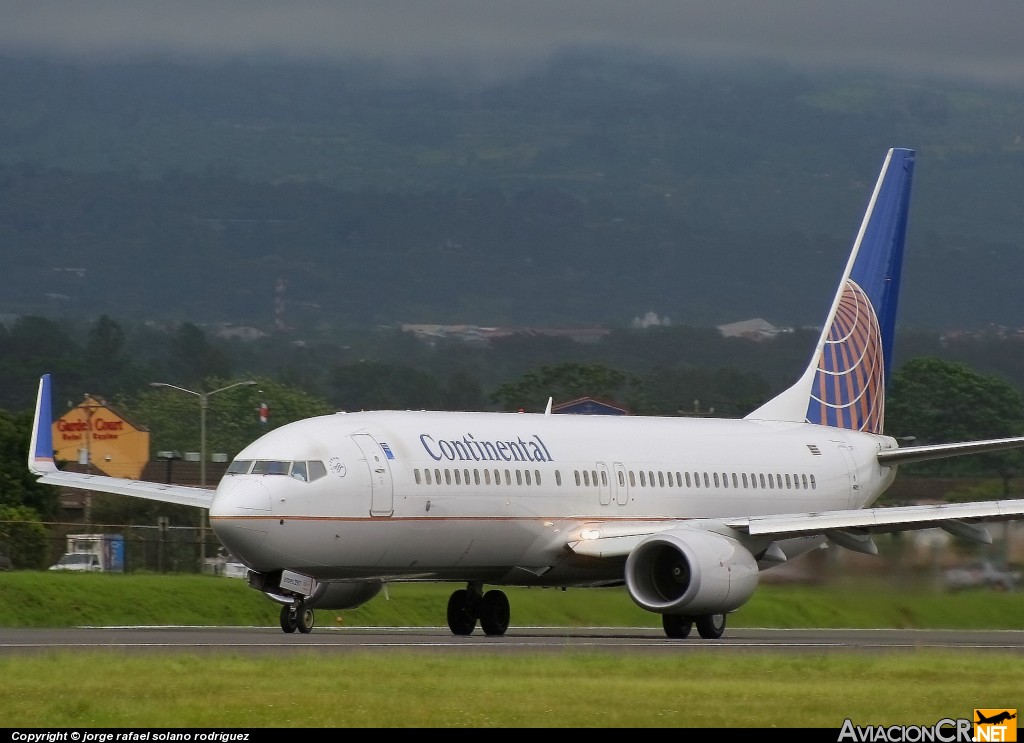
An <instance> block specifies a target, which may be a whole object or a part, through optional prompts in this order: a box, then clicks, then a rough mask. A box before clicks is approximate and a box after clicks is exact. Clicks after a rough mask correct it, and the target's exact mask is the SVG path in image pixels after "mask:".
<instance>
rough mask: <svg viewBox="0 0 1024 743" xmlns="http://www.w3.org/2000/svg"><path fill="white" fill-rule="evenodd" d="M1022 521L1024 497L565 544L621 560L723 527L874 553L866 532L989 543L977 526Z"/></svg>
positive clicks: (628, 526) (611, 535) (747, 521)
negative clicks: (932, 533) (667, 539)
mask: <svg viewBox="0 0 1024 743" xmlns="http://www.w3.org/2000/svg"><path fill="white" fill-rule="evenodd" d="M1021 518H1024V499H1018V500H995V501H977V502H972V503H940V504H935V505H920V506H883V507H878V508H856V509H848V510H842V511H820V512H808V513H782V514H773V515H768V516H746V517H742V518H733V519H675V520H668V521H658V522H644V521H637V522H624V523H617V524H593V525H592V526H584V527H583V528H581V529H579V530H577V531H576V533H575V536H573V537H572V538H570V539H569V540H568V543H567V546H568V547H569V549H571V550H572V551H573V552H574V553H576V554H578V555H586V556H588V557H598V558H615V557H625V556H627V555H629V553H630V552H632V550H633V549H634V548H635V547H636V546H637V545H638V544H639V543H640V542H641V541H643V540H644V539H645V538H647V537H649V536H651V535H652V534H658V533H661V532H664V531H668V530H670V529H680V528H682V529H687V528H690V529H704V528H710V530H711V531H719V530H721V529H722V528H723V527H726V528H729V529H733V530H735V531H737V532H739V533H741V534H747V535H750V536H751V537H760V538H762V539H770V540H772V541H777V540H783V539H793V538H797V537H808V536H818V535H823V536H825V537H828V538H829V539H830V540H832V541H833V542H836V543H837V544H839V545H841V546H843V547H846V548H848V549H852V550H854V551H857V552H865V553H868V554H874V553H875V552H876V551H877V549H876V547H875V545H874V543H873V542H872V541H871V538H870V537H871V535H872V534H883V533H891V532H899V531H914V530H918V529H933V528H939V529H943V530H944V531H947V532H949V533H950V534H952V535H954V536H957V537H961V538H963V539H969V540H973V541H976V542H982V543H985V544H990V543H991V542H992V536H991V534H990V533H989V532H988V530H987V529H986V528H985V527H984V525H983V523H987V522H997V521H1012V520H1015V519H1021Z"/></svg>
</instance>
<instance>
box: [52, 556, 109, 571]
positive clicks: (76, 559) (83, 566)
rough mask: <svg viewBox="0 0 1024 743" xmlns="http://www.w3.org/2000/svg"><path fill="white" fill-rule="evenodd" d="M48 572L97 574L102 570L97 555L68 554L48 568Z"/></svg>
mask: <svg viewBox="0 0 1024 743" xmlns="http://www.w3.org/2000/svg"><path fill="white" fill-rule="evenodd" d="M50 570H71V571H76V572H85V571H88V572H93V571H96V572H99V571H102V570H103V565H101V564H100V557H99V555H97V554H95V553H93V552H68V553H66V554H65V555H63V556H62V557H61V558H60V560H58V561H57V562H56V563H54V564H53V565H51V566H50Z"/></svg>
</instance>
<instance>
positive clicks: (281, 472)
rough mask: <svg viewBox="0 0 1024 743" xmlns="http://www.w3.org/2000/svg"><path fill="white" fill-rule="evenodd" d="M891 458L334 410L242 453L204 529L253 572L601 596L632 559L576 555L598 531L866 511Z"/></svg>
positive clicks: (698, 424) (623, 431) (832, 434)
mask: <svg viewBox="0 0 1024 743" xmlns="http://www.w3.org/2000/svg"><path fill="white" fill-rule="evenodd" d="M894 446H895V442H894V441H893V440H892V439H889V438H887V437H883V436H876V435H870V434H863V433H857V432H852V431H847V430H842V429H835V428H827V427H823V426H817V425H810V424H799V423H771V422H759V421H745V420H703V419H690V418H651V417H638V416H637V417H634V416H583V415H541V414H524V413H462V414H453V413H432V412H423V411H419V412H417V411H409V412H398V411H380V412H366V413H350V414H344V413H339V414H336V415H331V416H323V417H319V418H313V419H309V420H305V421H299V422H296V423H293V424H290V425H287V426H284V427H282V428H280V429H277V430H275V431H272V432H270V433H268V434H267V435H265V436H263V437H262V438H260V439H259V440H257V441H255V442H254V443H252V444H250V445H249V446H248V447H246V448H245V449H244V450H243V451H242V452H240V453H239V455H238V457H237V458H236V459H235V462H234V463H233V465H232V470H237V471H239V473H237V474H227V475H225V477H224V478H223V480H222V481H221V483H220V484H219V486H218V488H217V492H216V496H215V498H214V502H213V505H212V507H211V509H210V520H211V524H212V526H213V528H214V530H215V532H216V533H217V536H218V538H219V539H220V540H221V541H222V542H223V543H224V545H225V546H227V547H228V548H229V549H230V550H231V551H232V552H233V553H235V554H236V555H237V556H238V557H239V558H241V559H242V560H243V561H244V562H245V563H246V564H248V565H249V566H250V567H251V568H253V569H254V570H258V571H264V572H267V571H272V570H278V569H282V568H283V569H290V570H293V571H296V572H300V573H303V574H306V575H310V576H312V577H314V578H317V579H321V580H327V579H340V578H379V579H383V580H387V579H396V578H399V577H401V578H404V579H406V580H408V579H410V578H411V579H416V578H421V579H423V580H453V581H454V580H481V581H485V582H489V583H495V584H510V585H574V584H578V585H596V584H601V583H602V582H615V581H617V580H621V567H622V562H621V561H614V560H611V561H609V560H591V559H587V558H584V557H580V556H575V555H572V553H571V552H570V551H569V550H568V549H567V544H569V543H571V542H573V541H574V540H578V539H579V535H580V533H582V532H583V531H584V530H586V529H592V528H595V527H602V528H609V527H611V528H615V526H616V525H617V524H622V525H628V524H636V523H643V524H645V526H646V528H650V526H651V524H657V523H659V522H663V523H666V524H668V523H678V522H679V520H681V519H696V518H701V519H721V520H722V521H723V522H724V521H727V520H729V519H730V518H737V517H749V516H758V515H765V514H779V513H798V512H813V511H821V510H832V509H849V508H861V507H863V506H866V505H870V504H871V503H872V502H873V501H874V500H875V499H876V498H877V497H878V496H879V495H880V494H881V493H882V492H883V491H884V490H885V488H886V487H888V486H889V484H890V483H891V482H892V479H893V477H894V475H895V469H894V468H888V467H881V466H879V464H878V463H877V460H876V458H875V453H876V452H877V451H878V450H879V449H880V448H893V447H894ZM296 462H301V463H303V466H302V467H296V466H295V464H294V463H296ZM248 463H255V464H254V465H250V464H248ZM253 468H254V469H255V471H258V472H275V473H277V474H252V473H251V471H252V470H253ZM297 469H298V470H305V472H302V471H299V472H296V470H297ZM289 472H291V473H292V474H295V475H299V476H301V477H302V478H303V479H296V477H294V476H291V475H289V474H288V473H289ZM623 528H626V527H625V526H624V527H623ZM805 541H806V540H805ZM814 543H816V540H811V541H810V542H807V545H806V546H805V547H803V548H802V549H806V548H808V547H810V546H813V544H814Z"/></svg>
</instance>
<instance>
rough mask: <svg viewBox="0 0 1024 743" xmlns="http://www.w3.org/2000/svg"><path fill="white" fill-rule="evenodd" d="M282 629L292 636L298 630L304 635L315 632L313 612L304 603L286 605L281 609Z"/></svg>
mask: <svg viewBox="0 0 1024 743" xmlns="http://www.w3.org/2000/svg"><path fill="white" fill-rule="evenodd" d="M281 629H282V630H284V631H285V632H287V633H289V634H291V633H292V632H294V631H295V630H298V631H299V632H301V633H302V634H304V635H308V634H309V633H310V632H312V631H313V610H312V609H309V608H307V607H305V606H303V605H302V602H301V601H300V602H298V603H294V604H285V605H284V606H282V607H281Z"/></svg>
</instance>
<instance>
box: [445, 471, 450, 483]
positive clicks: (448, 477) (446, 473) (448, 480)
mask: <svg viewBox="0 0 1024 743" xmlns="http://www.w3.org/2000/svg"><path fill="white" fill-rule="evenodd" d="M444 484H445V485H451V484H452V471H451V470H445V471H444Z"/></svg>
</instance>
